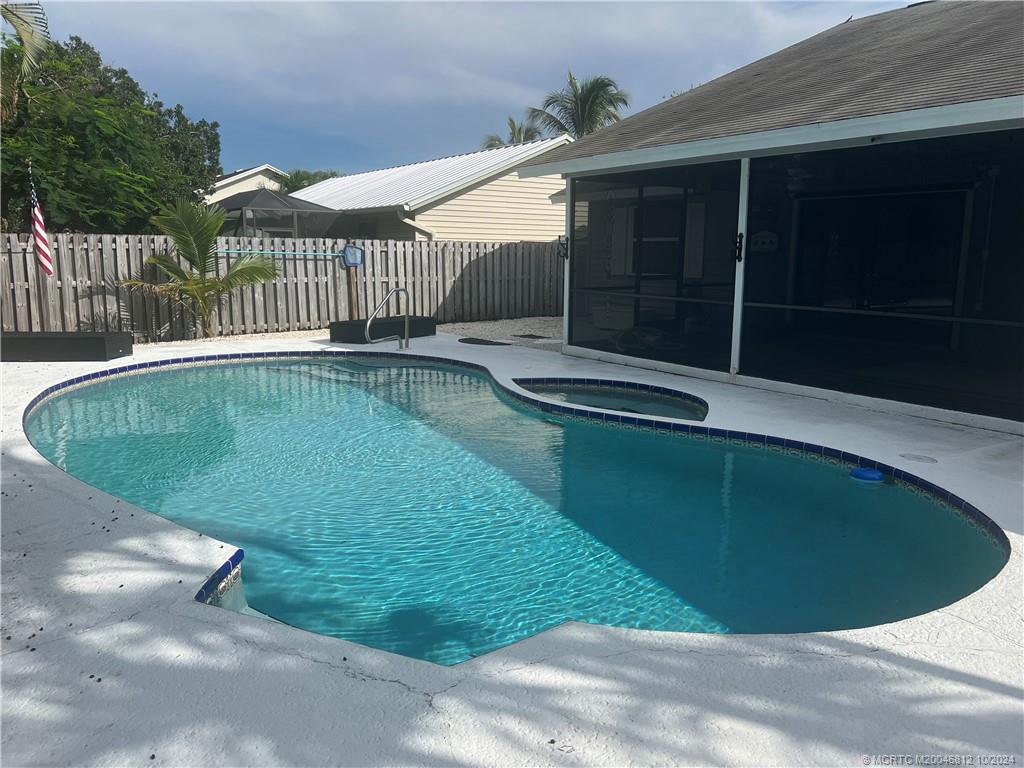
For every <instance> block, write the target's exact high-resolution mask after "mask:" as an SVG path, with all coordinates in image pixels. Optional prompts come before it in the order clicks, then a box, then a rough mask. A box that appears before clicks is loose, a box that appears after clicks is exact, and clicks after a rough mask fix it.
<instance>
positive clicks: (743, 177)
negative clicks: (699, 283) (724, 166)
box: [729, 157, 750, 373]
mask: <svg viewBox="0 0 1024 768" xmlns="http://www.w3.org/2000/svg"><path fill="white" fill-rule="evenodd" d="M749 197H750V158H749V157H744V158H741V159H740V204H739V211H738V212H737V214H736V240H737V242H736V258H737V261H736V285H735V289H734V292H733V298H732V353H731V355H730V358H729V373H737V372H738V371H739V369H740V339H741V338H742V336H743V271H744V269H745V268H746V266H747V260H746V253H747V203H748V200H749Z"/></svg>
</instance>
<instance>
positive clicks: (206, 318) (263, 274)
mask: <svg viewBox="0 0 1024 768" xmlns="http://www.w3.org/2000/svg"><path fill="white" fill-rule="evenodd" d="M153 224H154V225H155V226H156V228H157V229H158V230H159V231H160V232H162V233H163V234H165V235H167V236H168V237H169V238H171V240H172V241H173V243H174V249H175V252H176V253H177V256H178V257H180V258H181V259H183V260H184V261H185V262H186V263H187V264H188V265H189V267H190V268H189V269H186V268H184V267H182V266H181V264H180V263H179V261H178V259H177V258H175V255H174V254H172V253H169V252H168V253H157V254H153V255H152V256H150V257H149V258H148V259H147V260H146V261H147V262H148V263H149V264H154V265H155V266H156V267H157V268H158V269H159V270H160V271H161V272H163V273H164V275H165V276H166V278H167V280H166V282H162V283H150V282H146V281H145V280H139V279H136V280H125V281H123V282H122V283H121V285H123V286H125V287H127V288H130V289H132V290H137V291H143V292H145V293H150V294H155V295H158V296H166V297H168V298H170V299H172V300H173V301H176V302H178V303H179V304H181V306H183V307H184V308H185V309H186V310H188V311H189V312H191V313H192V315H193V317H194V318H195V320H196V323H197V324H198V325H199V328H200V330H201V331H202V334H203V336H207V337H208V336H210V335H211V331H212V328H211V322H210V321H211V318H212V315H213V311H214V310H215V309H216V308H217V305H218V304H219V303H220V302H221V301H223V299H224V297H225V296H227V295H228V294H229V293H231V292H232V291H234V290H235V289H237V288H242V287H243V286H246V285H252V284H253V283H262V282H265V281H267V280H273V279H274V277H275V276H276V275H277V266H276V265H275V264H274V262H273V261H271V260H270V259H267V258H264V257H262V256H240V257H238V258H236V259H234V260H233V261H232V262H231V264H230V266H229V267H228V268H227V270H226V271H225V272H224V274H223V275H221V276H218V275H217V259H218V254H217V235H218V234H219V233H220V230H221V227H223V226H224V209H223V208H221V207H220V206H219V205H212V206H206V205H205V204H203V203H197V202H194V201H192V200H189V199H188V198H180V199H178V201H177V202H176V203H175V204H174V205H171V206H167V207H165V208H163V209H162V210H161V211H160V213H159V214H157V215H156V216H154V217H153Z"/></svg>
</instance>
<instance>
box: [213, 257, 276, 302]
mask: <svg viewBox="0 0 1024 768" xmlns="http://www.w3.org/2000/svg"><path fill="white" fill-rule="evenodd" d="M275 277H277V265H276V264H275V263H274V262H273V261H272V260H270V259H265V258H263V257H262V256H242V257H240V258H238V259H235V260H234V261H233V262H232V263H231V266H230V267H228V271H227V272H225V273H224V276H223V277H221V278H220V279H219V281H218V282H219V283H220V285H221V286H222V287H223V289H224V292H225V293H227V292H230V291H233V290H235V289H236V288H241V287H242V286H245V285H252V284H253V283H262V282H265V281H267V280H273V279H274V278H275Z"/></svg>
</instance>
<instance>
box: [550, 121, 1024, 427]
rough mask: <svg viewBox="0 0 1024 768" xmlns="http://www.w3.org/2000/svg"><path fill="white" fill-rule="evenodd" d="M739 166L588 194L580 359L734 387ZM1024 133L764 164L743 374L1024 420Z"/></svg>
mask: <svg viewBox="0 0 1024 768" xmlns="http://www.w3.org/2000/svg"><path fill="white" fill-rule="evenodd" d="M738 194H739V161H732V162H724V163H714V164H704V165H693V166H681V167H676V168H668V169H658V170H653V171H646V172H641V173H633V174H618V175H614V176H604V177H588V178H585V179H577V180H575V181H574V206H573V219H574V221H573V232H574V238H573V264H572V284H571V289H572V290H571V302H570V343H572V344H574V345H577V346H582V347H588V348H591V349H596V350H603V351H609V352H616V353H619V354H624V355H630V356H635V357H643V358H647V359H651V360H659V361H663V362H669V363H677V364H683V365H689V366H695V367H700V368H709V369H714V370H728V367H729V353H730V337H731V331H732V303H733V285H734V270H735V263H736V262H735V256H736V245H735V237H736V230H737V207H738ZM1022 221H1024V131H1019V130H1017V131H1002V132H993V133H982V134H973V135H966V136H957V137H947V138H940V139H930V140H926V141H916V142H904V143H891V144H878V145H872V146H867V147H861V148H855V149H845V150H834V151H824V152H813V153H805V154H799V155H786V156H776V157H769V158H756V159H754V160H752V161H751V174H750V203H749V207H748V226H747V243H746V249H745V259H746V264H745V267H746V269H745V276H746V286H745V296H744V322H743V338H742V345H741V361H740V373H741V374H746V375H750V376H757V377H761V378H768V379H776V380H781V381H788V382H793V383H797V384H806V385H811V386H816V387H823V388H826V389H836V390H841V391H846V392H852V393H856V394H864V395H870V396H874V397H882V398H888V399H895V400H902V401H906V402H911V403H918V404H923V405H930V406H936V407H940V408H948V409H953V410H961V411H968V412H974V413H982V414H989V415H993V416H1000V417H1004V418H1011V419H1017V420H1020V419H1024V226H1022Z"/></svg>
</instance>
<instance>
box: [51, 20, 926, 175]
mask: <svg viewBox="0 0 1024 768" xmlns="http://www.w3.org/2000/svg"><path fill="white" fill-rule="evenodd" d="M906 4H907V3H906V2H899V3H893V2H868V1H867V0H861V1H860V2H850V1H849V0H828V1H826V2H710V3H709V2H658V3H640V2H600V3H594V2H567V3H547V2H532V3H513V2H482V3H471V2H460V3H434V2H416V3H388V2H364V3H328V2H246V3H234V2H176V3H162V2H106V3H94V2H77V1H74V2H72V1H68V0H65V1H64V2H46V3H45V7H46V9H47V13H48V14H49V18H50V29H51V34H52V35H53V36H54V37H55V38H56V39H61V40H63V39H66V38H67V37H68V36H70V35H78V36H80V37H82V38H83V39H85V40H87V41H88V42H90V43H92V44H93V45H94V46H95V47H96V48H97V49H98V50H99V51H100V53H101V54H102V56H103V58H104V60H105V61H106V62H107V63H110V64H113V65H116V66H120V67H125V68H126V69H127V70H128V71H129V72H130V73H131V75H132V76H133V77H134V78H135V79H136V80H138V81H139V83H140V84H141V85H142V86H143V87H144V88H145V89H147V90H148V91H152V92H156V93H158V94H159V96H160V98H161V99H162V100H163V101H164V102H165V103H181V104H182V105H183V106H184V108H185V112H186V114H188V115H189V116H190V117H192V118H193V119H198V118H206V119H209V120H216V121H218V122H219V123H220V132H221V163H222V165H223V166H224V169H225V171H231V170H234V169H237V168H242V167H247V166H252V165H259V164H261V163H271V164H272V165H275V166H277V167H278V168H281V169H284V170H287V169H291V168H308V169H315V168H334V169H337V170H340V171H343V172H346V173H353V172H357V171H363V170H371V169H374V168H383V167H387V166H392V165H400V164H403V163H410V162H417V161H420V160H428V159H431V158H435V157H442V156H445V155H452V154H459V153H462V152H472V151H474V150H476V149H479V148H480V144H481V142H482V140H483V138H484V136H485V135H487V134H489V133H504V126H505V122H506V119H507V117H508V116H509V115H514V116H516V117H517V118H518V117H521V116H522V114H523V113H524V112H525V110H526V108H527V107H528V106H536V105H538V104H540V102H542V101H543V99H544V96H545V94H546V93H548V92H549V91H551V90H554V89H556V88H559V87H561V86H562V85H563V84H564V83H565V80H566V72H567V71H568V70H569V69H571V70H572V71H573V72H574V73H575V74H576V75H577V76H578V77H580V76H585V75H592V74H605V75H609V76H611V77H613V78H614V79H615V80H616V81H617V82H618V83H619V85H620V87H622V88H623V89H625V90H626V91H627V92H628V93H629V95H630V97H631V105H630V109H629V110H627V114H629V113H632V112H636V111H639V110H641V109H644V108H647V107H649V106H652V105H653V104H656V103H657V102H659V101H661V100H663V99H665V98H666V97H668V96H670V95H672V94H673V93H675V92H678V91H683V90H686V89H688V88H690V87H691V86H692V85H697V84H700V83H703V82H707V81H708V80H711V79H713V78H714V77H717V76H719V75H722V74H725V73H726V72H728V71H730V70H732V69H735V68H737V67H739V66H742V65H743V64H747V63H749V62H751V61H754V60H756V59H758V58H761V57H762V56H765V55H767V54H769V53H771V52H773V51H775V50H778V49H779V48H782V47H785V46H787V45H791V44H792V43H795V42H797V41H799V40H802V39H803V38H805V37H808V36H810V35H813V34H815V33H817V32H820V31H821V30H823V29H827V28H828V27H831V26H834V25H835V24H839V23H841V22H843V21H845V20H846V19H847V18H848V17H849V16H851V15H854V16H856V17H858V18H859V17H862V16H867V15H870V14H873V13H878V12H880V11H884V10H889V9H891V8H899V7H903V6H904V5H906Z"/></svg>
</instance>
